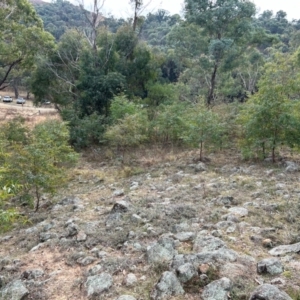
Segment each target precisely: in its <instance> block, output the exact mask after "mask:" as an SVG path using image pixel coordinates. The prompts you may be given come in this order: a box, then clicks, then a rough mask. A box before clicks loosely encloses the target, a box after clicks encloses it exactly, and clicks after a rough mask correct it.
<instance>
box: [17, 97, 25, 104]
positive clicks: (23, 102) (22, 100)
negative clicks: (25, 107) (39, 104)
mask: <svg viewBox="0 0 300 300" xmlns="http://www.w3.org/2000/svg"><path fill="white" fill-rule="evenodd" d="M25 103H26V100H25V99H24V98H22V97H19V98H18V99H17V104H25Z"/></svg>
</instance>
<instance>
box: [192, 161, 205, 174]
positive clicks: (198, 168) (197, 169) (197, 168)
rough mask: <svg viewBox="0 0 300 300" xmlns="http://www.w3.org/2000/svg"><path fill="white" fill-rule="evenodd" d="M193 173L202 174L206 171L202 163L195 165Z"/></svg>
mask: <svg viewBox="0 0 300 300" xmlns="http://www.w3.org/2000/svg"><path fill="white" fill-rule="evenodd" d="M194 168H195V172H197V173H198V172H204V171H206V165H205V163H203V162H199V163H198V164H197V165H195V167H194Z"/></svg>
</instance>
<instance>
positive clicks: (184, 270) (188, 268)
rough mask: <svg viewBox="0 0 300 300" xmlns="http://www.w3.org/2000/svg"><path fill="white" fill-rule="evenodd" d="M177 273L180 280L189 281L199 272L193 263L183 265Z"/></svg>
mask: <svg viewBox="0 0 300 300" xmlns="http://www.w3.org/2000/svg"><path fill="white" fill-rule="evenodd" d="M176 274H177V277H178V279H179V280H180V282H183V283H185V282H188V281H189V280H190V279H191V278H192V277H193V276H194V275H196V274H197V271H196V270H195V268H194V266H193V265H192V264H191V263H186V264H183V265H181V266H180V267H179V268H178V269H177V270H176Z"/></svg>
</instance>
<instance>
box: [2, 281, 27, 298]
mask: <svg viewBox="0 0 300 300" xmlns="http://www.w3.org/2000/svg"><path fill="white" fill-rule="evenodd" d="M28 294H29V291H28V290H27V288H26V287H25V285H24V284H23V282H22V281H21V280H15V281H13V282H10V283H9V284H7V285H6V287H5V288H4V289H3V290H2V291H1V292H0V296H1V297H0V299H1V300H22V299H24V298H25V297H26V296H27V295H28Z"/></svg>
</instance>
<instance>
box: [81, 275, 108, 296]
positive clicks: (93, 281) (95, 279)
mask: <svg viewBox="0 0 300 300" xmlns="http://www.w3.org/2000/svg"><path fill="white" fill-rule="evenodd" d="M112 284H113V278H112V276H111V275H110V274H108V273H101V274H99V275H94V276H89V277H88V278H87V281H86V282H85V286H86V289H87V295H88V297H91V296H92V297H95V296H99V295H100V294H101V293H103V292H105V291H107V290H108V289H109V288H110V287H111V286H112Z"/></svg>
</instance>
